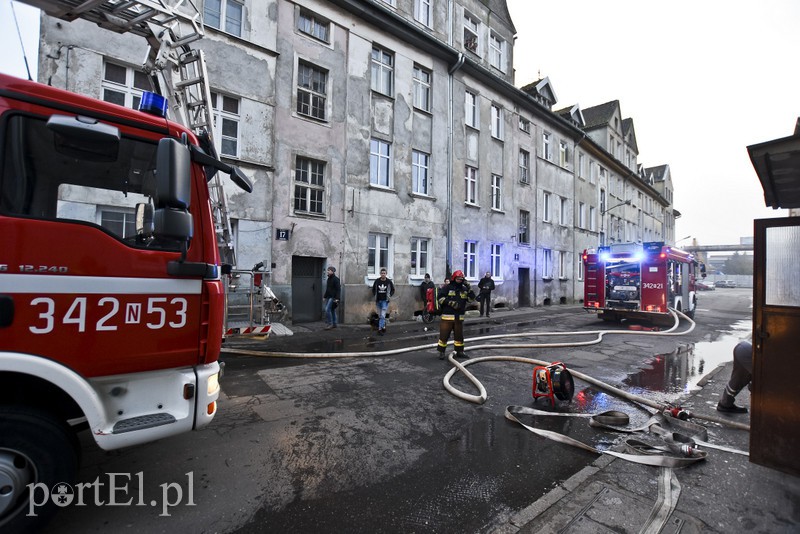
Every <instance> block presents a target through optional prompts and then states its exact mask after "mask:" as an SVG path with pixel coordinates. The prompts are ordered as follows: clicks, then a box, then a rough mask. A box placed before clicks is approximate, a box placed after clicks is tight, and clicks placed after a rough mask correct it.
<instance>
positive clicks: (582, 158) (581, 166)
mask: <svg viewBox="0 0 800 534" xmlns="http://www.w3.org/2000/svg"><path fill="white" fill-rule="evenodd" d="M578 177H579V178H585V177H586V155H585V154H584V153H583V152H578Z"/></svg>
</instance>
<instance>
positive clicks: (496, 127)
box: [492, 104, 503, 140]
mask: <svg viewBox="0 0 800 534" xmlns="http://www.w3.org/2000/svg"><path fill="white" fill-rule="evenodd" d="M492 137H494V138H495V139H500V140H502V139H503V108H501V107H500V106H498V105H497V104H492Z"/></svg>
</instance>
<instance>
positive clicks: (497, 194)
mask: <svg viewBox="0 0 800 534" xmlns="http://www.w3.org/2000/svg"><path fill="white" fill-rule="evenodd" d="M492 209H495V210H502V209H503V177H502V176H500V175H499V174H493V175H492Z"/></svg>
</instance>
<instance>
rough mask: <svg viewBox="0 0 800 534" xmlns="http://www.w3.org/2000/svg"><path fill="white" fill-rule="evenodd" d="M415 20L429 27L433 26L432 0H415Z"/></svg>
mask: <svg viewBox="0 0 800 534" xmlns="http://www.w3.org/2000/svg"><path fill="white" fill-rule="evenodd" d="M414 20H416V21H417V22H419V23H420V24H424V25H425V26H427V27H428V28H430V27H432V26H433V17H432V14H431V0H414Z"/></svg>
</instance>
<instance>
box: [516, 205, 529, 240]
mask: <svg viewBox="0 0 800 534" xmlns="http://www.w3.org/2000/svg"><path fill="white" fill-rule="evenodd" d="M530 242H531V214H530V212H529V211H526V210H519V243H520V244H524V245H528V244H530Z"/></svg>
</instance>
